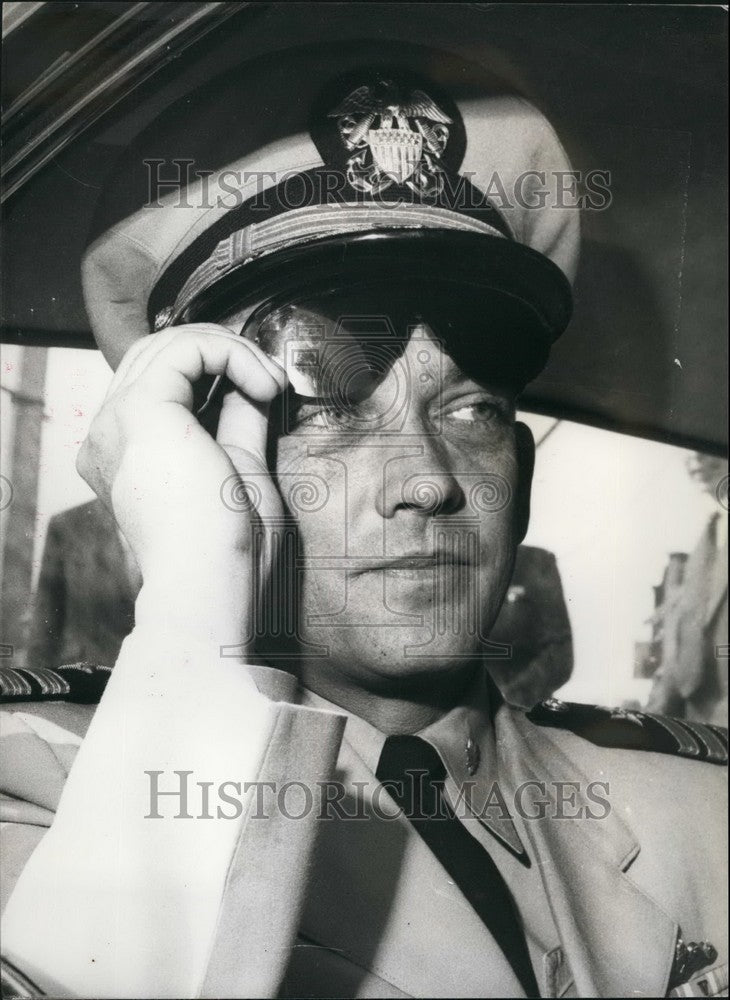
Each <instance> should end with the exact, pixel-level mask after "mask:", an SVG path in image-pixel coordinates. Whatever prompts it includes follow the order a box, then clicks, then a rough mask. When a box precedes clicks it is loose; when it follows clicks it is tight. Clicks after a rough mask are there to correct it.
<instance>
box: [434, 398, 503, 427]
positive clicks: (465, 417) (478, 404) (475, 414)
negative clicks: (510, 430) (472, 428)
mask: <svg viewBox="0 0 730 1000" xmlns="http://www.w3.org/2000/svg"><path fill="white" fill-rule="evenodd" d="M446 417H447V419H449V420H454V421H456V422H457V423H464V424H484V423H490V422H491V421H492V420H500V419H501V420H504V419H506V418H507V413H506V412H505V408H504V407H502V406H500V404H499V403H496V402H492V401H491V400H486V399H482V400H478V401H475V402H473V403H464V404H463V405H462V406H458V407H455V408H454V409H452V410H449V411H448V412H447V413H446Z"/></svg>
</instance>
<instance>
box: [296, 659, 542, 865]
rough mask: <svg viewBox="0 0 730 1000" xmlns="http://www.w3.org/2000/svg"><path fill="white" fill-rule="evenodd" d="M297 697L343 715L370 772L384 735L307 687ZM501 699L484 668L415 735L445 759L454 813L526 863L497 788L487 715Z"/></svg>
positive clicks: (505, 798) (354, 746) (351, 740)
mask: <svg viewBox="0 0 730 1000" xmlns="http://www.w3.org/2000/svg"><path fill="white" fill-rule="evenodd" d="M302 701H303V703H304V704H305V705H310V706H312V707H314V708H324V709H329V710H330V711H335V712H339V713H340V714H344V715H345V716H346V717H347V723H346V725H345V737H344V738H345V740H346V741H347V742H348V743H349V745H350V746H351V747H352V749H353V750H354V751H355V752H356V753H357V754H358V756H359V757H360V758H361V760H362V761H363V762H364V763H365V765H366V767H368V768H369V770H370V771H372V772H373V774H374V773H375V771H376V769H377V766H378V761H379V760H380V754H381V752H382V750H383V744H384V743H385V740H386V736H385V734H384V733H382V732H381V731H380V730H379V729H377V728H376V727H375V726H373V725H371V724H370V723H369V722H366V721H365V719H361V718H360V717H359V716H357V715H353V714H352V713H351V712H348V711H347V709H343V708H341V707H340V706H339V705H335V704H333V703H332V702H330V701H327V699H326V698H323V697H322V696H321V695H318V694H314V692H312V691H309V690H307V689H304V690H303V697H302ZM500 702H501V695H500V694H499V692H498V691H497V690H496V688H495V687H494V686H493V685H492V684H491V683H490V681H489V679H488V675H487V673H486V671H483V672H480V673H479V674H478V675H477V678H476V680H475V682H474V684H473V685H472V687H471V690H470V691H469V692H468V696H467V698H466V699H465V701H464V703H463V704H462V705H458V706H456V707H455V708H452V709H451V711H450V712H447V714H446V715H444V716H443V717H442V718H441V719H438V720H437V721H436V722H433V723H431V725H430V726H426V727H425V728H424V729H421V730H420V731H419V732H418V733H416V734H415V735H417V736H420V737H421V739H423V740H425V741H426V742H427V743H430V744H431V746H432V747H434V748H435V749H436V750H437V751H438V753H439V755H440V757H441V759H442V761H443V762H444V765H445V767H446V771H447V780H446V792H447V794H448V796H449V798H450V800H451V802H452V805H453V806H454V807H455V812H456V813H457V815H460V816H464V815H468V816H470V817H472V816H474V815H476V816H477V818H478V820H479V822H480V823H481V825H482V826H483V827H484V828H485V829H487V830H488V831H489V832H490V833H491V834H492V835H493V836H494V837H495V838H496V839H497V840H498V841H499V843H500V844H502V845H503V846H504V847H506V848H507V849H508V850H509V851H510V852H511V853H513V854H514V855H516V856H517V857H518V858H520V859H521V860H523V861H526V860H527V852H526V850H525V847H524V845H523V843H522V840H521V839H520V836H519V833H518V832H517V829H516V827H515V824H514V821H513V820H512V816H511V813H510V809H509V796H508V794H507V790H506V789H501V788H500V786H499V782H498V772H497V746H496V740H495V733H494V725H493V722H492V716H493V709H496V708H497V706H498V704H499V703H500Z"/></svg>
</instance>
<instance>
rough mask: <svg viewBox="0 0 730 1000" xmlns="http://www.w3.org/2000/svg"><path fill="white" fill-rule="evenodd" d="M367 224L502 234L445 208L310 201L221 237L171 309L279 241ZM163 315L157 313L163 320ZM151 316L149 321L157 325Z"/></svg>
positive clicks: (335, 232) (178, 309)
mask: <svg viewBox="0 0 730 1000" xmlns="http://www.w3.org/2000/svg"><path fill="white" fill-rule="evenodd" d="M371 229H375V230H379V231H380V230H383V229H442V230H459V231H461V232H470V233H483V234H485V235H487V236H496V237H501V238H505V236H504V233H502V232H500V231H499V230H498V229H496V228H495V227H494V226H491V225H489V224H488V223H486V222H481V221H479V220H477V219H473V218H470V217H469V216H466V215H460V214H459V213H458V212H454V211H452V210H451V209H447V208H439V207H436V206H434V207H432V206H427V205H417V204H411V205H409V204H406V205H398V204H395V203H394V204H392V205H391V206H390V207H386V206H385V205H367V206H366V205H362V204H360V203H357V202H347V203H345V204H342V205H310V206H307V207H305V208H299V209H294V210H293V211H291V212H287V213H286V214H284V215H278V216H275V217H274V218H272V219H269V220H267V221H266V222H260V223H257V224H256V225H253V226H247V227H246V228H244V229H239V230H237V231H236V232H235V233H231V235H230V236H228V237H227V238H226V239H224V240H221V241H220V243H219V244H218V246H217V247H216V248H215V250H214V251H213V254H212V255H211V256H210V257H209V258H208V260H206V261H205V262H204V263H203V264H201V265H200V267H198V268H196V269H195V271H193V273H192V274H191V276H190V277H189V278H188V280H187V281H186V282H185V284H184V285H183V287H182V289H181V290H180V293H179V294H178V296H177V298H176V300H175V304H174V308H173V313H174V314H175V315H179V314H180V313H181V312H182V311H183V310H184V309H185V307H186V306H187V305H188V304H189V303H190V302H191V301H192V300H193V299H194V298H195V297H196V296H197V295H199V294H200V293H201V292H203V291H205V289H206V288H209V287H210V286H211V285H212V284H214V282H216V281H219V280H220V279H221V278H222V277H223V276H224V275H227V274H229V273H230V272H231V271H233V270H235V269H236V268H238V267H241V266H243V265H245V264H246V263H248V261H250V260H253V259H255V258H256V257H260V256H262V255H263V254H265V253H272V252H273V251H275V250H278V249H280V248H281V247H283V246H295V245H297V244H301V243H306V242H308V241H309V240H312V239H317V238H320V237H323V236H335V235H341V234H345V233H356V232H363V231H368V230H371ZM166 319H167V316H166V315H164V316H163V317H162V325H165V322H164V321H165V320H166ZM159 324H160V321H159V318H158V317H156V320H155V325H159Z"/></svg>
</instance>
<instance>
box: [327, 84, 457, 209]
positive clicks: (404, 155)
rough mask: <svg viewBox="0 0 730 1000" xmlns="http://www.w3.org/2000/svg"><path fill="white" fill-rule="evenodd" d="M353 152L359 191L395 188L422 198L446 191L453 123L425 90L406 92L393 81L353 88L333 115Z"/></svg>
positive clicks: (352, 174)
mask: <svg viewBox="0 0 730 1000" xmlns="http://www.w3.org/2000/svg"><path fill="white" fill-rule="evenodd" d="M329 117H330V118H336V119H337V127H338V130H339V134H340V138H341V140H342V142H343V143H344V146H345V148H346V150H347V151H348V152H349V153H350V154H351V155H350V157H349V159H348V160H347V180H348V182H349V183H350V184H351V186H352V187H354V188H355V189H356V190H357V191H364V192H366V193H367V194H370V195H378V194H380V193H381V192H383V191H385V190H386V189H387V188H389V187H390V186H391V185H392V184H398V185H403V184H405V185H407V186H408V187H410V188H411V189H412V190H413V191H415V192H416V193H417V194H419V195H420V196H421V197H425V198H428V197H431V198H432V197H435V196H436V195H438V194H439V193H440V191H441V189H442V187H443V167H442V166H441V164H440V162H439V161H440V160H441V157H442V156H443V153H444V150H445V149H446V144H447V142H448V139H449V129H448V126H449V125H451V124H453V123H452V120H451V118H449V116H448V115H446V114H445V113H444V112H443V111H442V110H441V109H440V108H439V107H438V105H437V104H436V103H435V102H434V101H433V100H432V99H431V98H430V97H429V96H428V94H426V93H424V91H422V90H418V89H415V90H411V91H409V92H404V91H403V90H402V89H401V88H399V87H398V86H397V85H396V84H395V83H394V82H393V81H392V80H380V81H378V82H377V83H376V84H375V85H374V86H370V85H369V84H365V85H364V86H361V87H358V88H357V89H356V90H353V91H352V93H351V94H349V95H348V96H347V97H346V98H345V99H344V100H343V101H341V103H340V104H339V105H338V106H337V107H336V108H335V109H334V111H331V112H330V113H329Z"/></svg>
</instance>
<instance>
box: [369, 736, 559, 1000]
mask: <svg viewBox="0 0 730 1000" xmlns="http://www.w3.org/2000/svg"><path fill="white" fill-rule="evenodd" d="M376 777H377V778H378V781H380V782H381V783H382V784H383V785H385V786H386V788H387V790H388V792H389V794H390V795H391V797H392V798H393V800H394V801H395V802H397V804H398V806H399V807H400V808H401V809H402V810H403V812H404V814H405V816H406V818H407V819H408V820H409V821H410V822H411V824H412V826H413V827H414V829H415V830H416V832H417V833H418V834H419V835H420V836H421V837H422V838H423V840H424V841H425V842H426V844H427V846H428V847H429V848H430V850H431V851H432V852H433V853H434V854H435V855H436V857H437V858H438V860H439V861H440V862H441V864H442V865H443V867H444V868H445V869H446V871H447V872H448V873H449V875H450V876H451V878H453V880H454V882H455V883H456V885H457V886H458V887H459V889H460V890H461V892H462V893H463V894H464V896H465V897H466V898H467V899H468V901H469V902H470V903H471V905H472V906H473V907H474V909H475V910H476V912H477V914H478V915H479V917H480V919H481V920H482V921H483V922H484V924H486V926H487V928H488V929H489V931H490V932H491V934H492V936H493V937H494V939H495V941H496V942H497V944H498V945H499V947H500V948H501V949H502V951H503V952H504V955H505V957H506V958H507V961H508V962H509V963H510V965H511V966H512V968H513V970H514V972H515V975H516V976H517V978H518V979H519V980H520V983H521V984H522V988H523V989H524V991H525V993H526V994H527V996H528V997H539V996H540V991H539V990H538V988H537V981H536V980H535V973H534V971H533V968H532V963H531V962H530V956H529V953H528V951H527V942H526V941H525V935H524V932H523V930H522V926H521V923H520V919H519V916H518V914H517V910H516V907H515V904H514V901H513V899H512V896H511V895H510V891H509V889H508V888H507V884H506V883H505V881H504V879H503V878H502V876H501V875H500V873H499V869H498V868H497V866H496V864H495V863H494V861H493V860H492V858H491V856H490V855H489V853H488V852H487V851H486V850H484V848H483V847H482V846H481V845H480V844H479V843H478V841H476V840H475V839H474V837H472V835H471V834H470V833H469V832H468V830H467V829H466V828H465V827H464V825H463V824H462V823H461V821H460V820H459V819H458V818H457V816H456V815H455V814H454V812H453V810H452V808H451V806H450V805H449V803H448V802H447V800H446V797H445V796H444V794H443V787H444V780H445V778H446V768H445V767H444V765H443V763H442V761H441V758H440V757H439V755H438V753H437V752H436V750H434V748H433V747H432V746H431V745H430V744H429V743H426V741H425V740H422V739H420V737H418V736H389V737H388V739H387V740H386V741H385V746H384V747H383V752H382V753H381V755H380V762H379V763H378V769H377V772H376Z"/></svg>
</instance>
